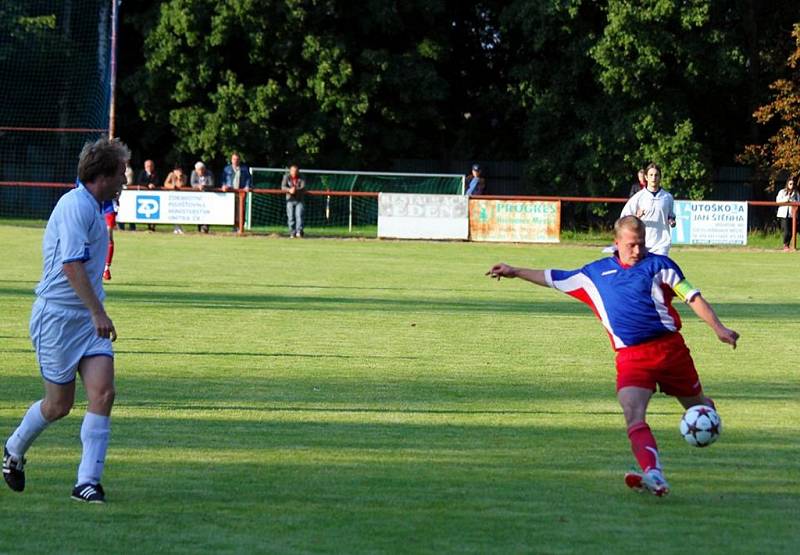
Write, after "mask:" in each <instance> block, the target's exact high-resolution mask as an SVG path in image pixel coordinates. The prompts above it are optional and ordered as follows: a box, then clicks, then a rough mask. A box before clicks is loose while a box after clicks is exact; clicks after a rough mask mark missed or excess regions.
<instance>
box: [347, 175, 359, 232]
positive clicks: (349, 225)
mask: <svg viewBox="0 0 800 555" xmlns="http://www.w3.org/2000/svg"><path fill="white" fill-rule="evenodd" d="M357 179H358V176H357V175H354V176H353V179H352V181H350V192H351V193H352V192H353V189H355V187H356V180H357ZM347 232H348V233H353V195H350V208H349V214H348V215H347Z"/></svg>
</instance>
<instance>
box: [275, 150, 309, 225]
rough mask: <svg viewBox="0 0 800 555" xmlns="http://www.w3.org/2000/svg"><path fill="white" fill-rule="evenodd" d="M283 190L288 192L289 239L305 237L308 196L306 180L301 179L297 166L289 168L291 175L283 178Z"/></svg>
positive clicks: (293, 165)
mask: <svg viewBox="0 0 800 555" xmlns="http://www.w3.org/2000/svg"><path fill="white" fill-rule="evenodd" d="M281 189H282V190H283V191H285V192H286V217H287V219H288V220H289V237H290V238H292V239H294V238H295V237H297V238H298V239H300V238H302V237H303V213H304V212H305V203H304V202H303V199H304V198H305V196H306V180H305V179H303V178H302V177H300V168H298V166H297V164H292V165H291V166H289V173H288V174H286V175H284V176H283V181H282V182H281Z"/></svg>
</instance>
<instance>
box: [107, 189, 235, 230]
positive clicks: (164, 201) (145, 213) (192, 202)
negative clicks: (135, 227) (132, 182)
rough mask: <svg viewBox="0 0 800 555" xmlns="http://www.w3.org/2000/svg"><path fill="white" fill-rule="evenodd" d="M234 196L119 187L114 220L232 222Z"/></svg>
mask: <svg viewBox="0 0 800 555" xmlns="http://www.w3.org/2000/svg"><path fill="white" fill-rule="evenodd" d="M234 196H235V195H233V194H231V193H207V192H201V191H129V190H126V191H122V194H121V195H120V197H119V213H118V214H117V221H118V222H123V223H137V224H139V223H143V224H205V225H233V221H234Z"/></svg>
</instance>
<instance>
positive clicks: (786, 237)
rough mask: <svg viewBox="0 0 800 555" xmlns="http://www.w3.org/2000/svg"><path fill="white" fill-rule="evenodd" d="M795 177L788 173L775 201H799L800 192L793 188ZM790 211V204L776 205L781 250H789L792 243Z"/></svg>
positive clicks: (791, 211) (791, 209)
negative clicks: (780, 232)
mask: <svg viewBox="0 0 800 555" xmlns="http://www.w3.org/2000/svg"><path fill="white" fill-rule="evenodd" d="M795 182H796V180H795V177H794V176H793V175H790V176H789V178H788V179H787V180H786V185H784V187H783V189H781V190H780V191H778V196H777V197H776V198H775V202H800V193H798V192H797V189H796V188H795ZM792 213H793V208H792V207H791V206H779V207H778V219H779V220H780V221H781V231H782V232H783V250H784V251H789V250H791V249H790V245H791V244H792Z"/></svg>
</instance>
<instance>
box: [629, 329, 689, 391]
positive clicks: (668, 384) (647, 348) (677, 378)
mask: <svg viewBox="0 0 800 555" xmlns="http://www.w3.org/2000/svg"><path fill="white" fill-rule="evenodd" d="M656 385H658V388H659V389H660V390H661V391H662V392H664V393H666V394H667V395H672V396H675V397H691V396H693V395H698V394H700V393H702V391H703V387H702V386H701V385H700V378H699V377H698V375H697V370H696V369H695V367H694V361H693V360H692V356H691V355H690V354H689V348H688V347H687V346H686V343H684V341H683V337H682V336H681V334H680V333H678V332H675V333H670V334H667V335H663V336H661V337H658V338H656V339H653V340H652V341H648V342H646V343H641V344H639V345H633V346H632V347H625V348H624V349H620V350H619V351H617V391H619V390H620V389H622V388H623V387H628V386H635V387H644V388H645V389H651V390H653V391H655V390H656Z"/></svg>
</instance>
